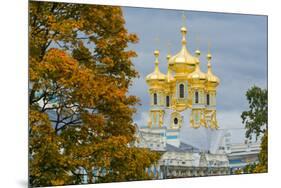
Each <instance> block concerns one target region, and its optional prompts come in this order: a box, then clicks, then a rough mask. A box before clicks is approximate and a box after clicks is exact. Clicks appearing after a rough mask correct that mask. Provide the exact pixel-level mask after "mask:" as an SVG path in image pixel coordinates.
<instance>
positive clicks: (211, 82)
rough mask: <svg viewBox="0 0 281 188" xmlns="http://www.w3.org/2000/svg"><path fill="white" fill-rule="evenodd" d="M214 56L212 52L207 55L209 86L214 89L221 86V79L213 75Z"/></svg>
mask: <svg viewBox="0 0 281 188" xmlns="http://www.w3.org/2000/svg"><path fill="white" fill-rule="evenodd" d="M211 59H212V55H211V53H210V52H208V54H207V61H208V71H207V74H206V75H207V84H208V85H212V86H214V87H216V86H218V85H219V84H220V79H219V78H218V77H217V76H216V75H214V74H213V72H212V65H211Z"/></svg>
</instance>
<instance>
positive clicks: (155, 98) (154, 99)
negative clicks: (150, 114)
mask: <svg viewBox="0 0 281 188" xmlns="http://www.w3.org/2000/svg"><path fill="white" fill-rule="evenodd" d="M153 104H154V105H157V94H156V93H154V94H153Z"/></svg>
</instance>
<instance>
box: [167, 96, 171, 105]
mask: <svg viewBox="0 0 281 188" xmlns="http://www.w3.org/2000/svg"><path fill="white" fill-rule="evenodd" d="M166 106H167V107H169V106H170V96H166Z"/></svg>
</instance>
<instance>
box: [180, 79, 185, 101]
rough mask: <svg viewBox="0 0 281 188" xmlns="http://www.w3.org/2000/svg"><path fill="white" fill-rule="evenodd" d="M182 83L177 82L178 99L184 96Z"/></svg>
mask: <svg viewBox="0 0 281 188" xmlns="http://www.w3.org/2000/svg"><path fill="white" fill-rule="evenodd" d="M184 90H185V88H184V84H183V83H180V84H179V98H180V99H183V98H184Z"/></svg>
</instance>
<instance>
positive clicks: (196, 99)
mask: <svg viewBox="0 0 281 188" xmlns="http://www.w3.org/2000/svg"><path fill="white" fill-rule="evenodd" d="M198 103H199V93H198V91H195V104H198Z"/></svg>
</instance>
